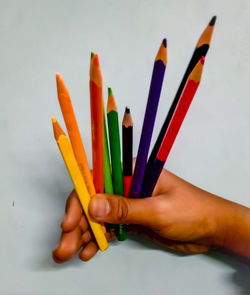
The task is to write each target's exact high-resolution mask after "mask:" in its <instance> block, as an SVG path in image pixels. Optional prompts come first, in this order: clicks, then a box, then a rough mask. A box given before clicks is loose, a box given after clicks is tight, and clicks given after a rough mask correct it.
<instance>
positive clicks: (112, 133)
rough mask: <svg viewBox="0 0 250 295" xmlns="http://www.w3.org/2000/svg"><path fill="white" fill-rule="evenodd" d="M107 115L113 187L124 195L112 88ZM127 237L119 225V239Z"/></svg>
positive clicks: (116, 191) (119, 193) (118, 135)
mask: <svg viewBox="0 0 250 295" xmlns="http://www.w3.org/2000/svg"><path fill="white" fill-rule="evenodd" d="M107 117H108V129H109V145H110V154H111V165H112V181H113V189H114V193H115V194H117V195H121V196H123V179H122V164H121V147H120V134H119V122H118V111H117V106H116V103H115V98H114V95H113V93H112V90H111V88H108V104H107ZM126 237H127V235H126V231H125V229H124V228H123V225H119V229H118V232H117V238H118V240H119V241H123V240H125V239H126Z"/></svg>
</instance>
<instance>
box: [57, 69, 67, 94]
mask: <svg viewBox="0 0 250 295" xmlns="http://www.w3.org/2000/svg"><path fill="white" fill-rule="evenodd" d="M56 86H57V94H58V97H59V94H61V93H64V94H67V95H69V92H68V89H67V87H66V85H65V84H64V81H63V78H62V76H61V74H59V73H56Z"/></svg>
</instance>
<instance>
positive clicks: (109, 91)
mask: <svg viewBox="0 0 250 295" xmlns="http://www.w3.org/2000/svg"><path fill="white" fill-rule="evenodd" d="M110 95H113V92H112V89H111V88H110V87H108V96H110Z"/></svg>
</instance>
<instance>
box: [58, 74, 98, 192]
mask: <svg viewBox="0 0 250 295" xmlns="http://www.w3.org/2000/svg"><path fill="white" fill-rule="evenodd" d="M56 82H57V93H58V100H59V104H60V107H61V110H62V114H63V118H64V122H65V125H66V128H67V130H68V134H69V138H70V142H71V145H72V148H73V151H74V154H75V157H76V161H77V163H78V165H79V168H80V170H81V173H82V176H83V178H84V180H85V182H86V185H87V189H88V191H89V194H90V195H91V196H93V195H95V194H96V191H95V187H94V184H93V181H92V176H91V173H90V170H89V166H88V160H87V156H86V153H85V149H84V146H83V142H82V139H81V135H80V131H79V128H78V125H77V121H76V117H75V112H74V109H73V106H72V103H71V99H70V95H69V92H68V90H67V88H66V86H65V84H64V82H63V79H62V77H61V75H60V74H56Z"/></svg>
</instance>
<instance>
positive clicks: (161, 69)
mask: <svg viewBox="0 0 250 295" xmlns="http://www.w3.org/2000/svg"><path fill="white" fill-rule="evenodd" d="M166 64H167V40H166V39H163V41H162V44H161V47H160V49H159V51H158V53H157V56H156V58H155V63H154V69H153V74H152V78H151V84H150V89H149V94H148V102H147V107H146V111H145V115H144V121H143V126H142V132H141V138H140V144H139V149H138V153H137V159H136V164H135V170H134V176H133V180H132V185H131V191H130V197H131V198H140V192H141V186H142V181H143V177H144V172H145V168H146V164H147V158H148V151H149V146H150V142H151V137H152V133H153V128H154V123H155V117H156V113H157V108H158V103H159V99H160V94H161V87H162V82H163V78H164V74H165V69H166Z"/></svg>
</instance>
